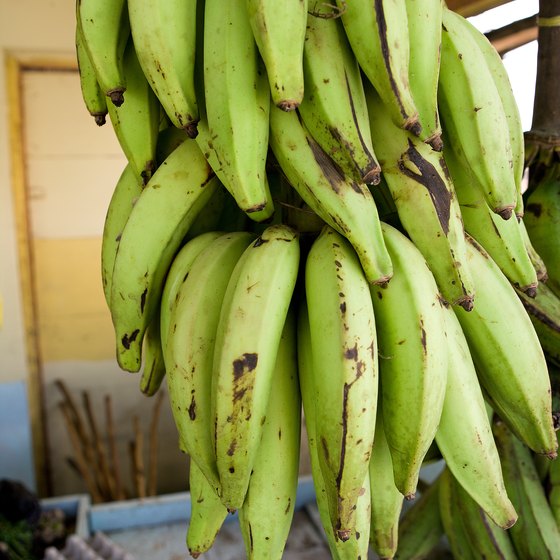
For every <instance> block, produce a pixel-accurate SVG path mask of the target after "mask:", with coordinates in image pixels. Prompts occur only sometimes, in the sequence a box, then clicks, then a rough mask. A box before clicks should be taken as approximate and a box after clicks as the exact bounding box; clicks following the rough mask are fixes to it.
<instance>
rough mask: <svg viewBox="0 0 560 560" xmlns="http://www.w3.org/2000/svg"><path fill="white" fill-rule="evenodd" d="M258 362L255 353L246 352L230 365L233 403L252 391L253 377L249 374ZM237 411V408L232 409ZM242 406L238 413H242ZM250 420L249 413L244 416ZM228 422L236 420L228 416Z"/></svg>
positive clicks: (235, 417) (234, 417) (257, 356)
mask: <svg viewBox="0 0 560 560" xmlns="http://www.w3.org/2000/svg"><path fill="white" fill-rule="evenodd" d="M258 361H259V355H258V354H257V353H248V352H246V353H245V354H243V355H242V356H241V357H240V358H237V359H236V360H234V361H233V363H232V373H233V394H232V397H233V402H234V403H237V402H238V401H241V400H243V399H244V398H245V396H246V394H247V392H250V391H252V387H253V378H254V376H253V375H249V374H251V372H253V371H254V370H255V368H256V367H257V363H258ZM234 409H237V407H234ZM243 409H244V406H241V407H240V412H241V411H243ZM250 418H251V411H250V410H249V411H248V414H247V415H246V416H245V420H246V421H248V420H249V419H250ZM227 420H228V422H235V421H236V420H237V415H236V416H229V417H228V419H227Z"/></svg>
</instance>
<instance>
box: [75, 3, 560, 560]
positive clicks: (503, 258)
mask: <svg viewBox="0 0 560 560" xmlns="http://www.w3.org/2000/svg"><path fill="white" fill-rule="evenodd" d="M76 15H77V18H76V21H77V25H76V46H77V54H78V61H79V69H80V78H81V84H82V91H83V98H84V102H85V104H86V107H87V109H88V110H89V112H90V113H91V114H92V115H93V116H94V118H95V120H96V122H97V124H103V123H104V122H105V119H106V116H107V115H108V118H109V120H110V123H111V125H112V127H113V129H114V131H115V134H116V137H117V138H118V140H119V142H120V145H121V147H122V150H123V153H124V154H125V156H126V158H127V162H128V163H127V165H126V167H125V168H124V169H123V171H122V175H121V177H120V179H119V180H118V183H117V185H116V186H115V189H114V194H113V197H112V199H111V201H110V204H109V207H108V210H107V217H106V221H105V227H104V234H103V245H102V255H101V260H102V282H103V288H104V293H105V297H106V301H107V305H108V308H109V310H110V312H111V317H112V320H113V325H114V331H115V341H116V358H117V361H118V364H119V366H120V367H121V368H122V369H123V370H126V371H130V372H141V382H140V385H141V390H142V391H143V392H144V393H145V394H147V395H153V394H154V393H155V392H156V391H157V390H158V389H159V387H160V385H161V383H162V382H163V380H164V379H165V382H166V383H167V387H168V391H169V403H170V407H171V410H172V413H173V417H174V419H175V424H176V427H177V432H178V446H179V447H180V449H181V450H183V451H184V452H185V453H187V454H188V455H189V457H190V465H191V467H190V491H191V495H192V496H193V500H192V518H191V520H190V523H189V527H188V531H187V546H188V548H189V551H190V552H191V554H192V555H193V556H195V557H196V556H198V555H199V554H201V553H203V552H205V551H206V550H208V549H209V548H210V547H211V546H212V543H213V541H214V539H215V537H216V534H217V533H218V531H219V529H220V527H221V525H222V523H223V521H224V519H225V517H226V515H227V513H228V512H234V511H237V512H238V514H239V521H240V526H241V530H242V534H243V538H244V541H245V544H246V548H247V555H248V557H249V558H255V559H267V560H268V559H274V558H278V559H279V558H281V557H282V553H283V550H284V547H285V543H286V539H287V536H288V532H289V529H290V526H291V522H292V515H293V512H294V506H295V495H296V489H297V482H298V466H299V452H300V434H301V420H302V418H303V419H304V421H305V426H306V429H307V444H308V449H309V454H310V459H311V470H312V475H313V482H314V485H315V490H316V496H317V503H318V507H319V512H320V515H321V520H322V523H323V527H324V529H325V534H326V538H327V540H328V543H329V547H330V550H331V553H332V556H333V558H353V559H355V558H366V557H367V554H368V549H369V548H370V547H371V548H372V550H375V551H376V552H377V553H378V554H379V555H380V556H382V557H384V558H392V557H394V556H395V554H397V555H398V556H399V557H402V558H405V557H411V556H410V555H408V556H407V553H406V550H407V546H408V548H411V545H410V542H411V540H410V539H411V538H412V539H413V538H414V536H418V535H420V536H421V534H422V529H420V528H415V527H416V526H418V527H421V526H425V527H428V525H430V523H429V522H428V520H429V519H436V520H437V523H436V525H435V526H436V527H441V525H442V523H443V526H444V528H445V531H446V532H447V534H448V536H449V539H450V540H451V539H452V536H453V535H454V534H455V532H456V531H459V529H458V528H455V527H452V526H451V523H456V520H457V517H456V516H453V515H451V514H450V515H449V516H448V515H447V512H448V510H449V508H450V507H451V501H450V500H449V499H448V496H450V495H451V494H450V493H451V490H452V489H453V493H454V495H455V493H456V494H457V495H461V496H465V502H467V498H468V500H471V501H470V502H469V506H468V507H470V508H471V509H472V508H474V510H476V511H481V512H483V514H484V516H485V518H487V519H489V520H491V522H492V523H493V524H495V527H496V531H498V530H499V531H502V532H503V533H504V534H505V535H506V536H508V535H509V532H510V531H513V529H510V527H512V526H513V527H516V526H517V525H514V524H515V523H516V521H517V520H518V518H519V519H520V520H521V517H522V516H523V515H525V509H524V507H522V505H521V504H520V503H519V502H518V503H515V498H517V493H516V490H515V489H514V488H513V487H512V486H510V484H509V482H508V480H509V479H508V476H506V475H507V474H508V473H509V470H508V468H506V467H507V466H508V465H509V463H510V459H509V457H510V454H508V453H509V451H508V452H506V451H504V449H505V448H506V443H503V441H502V434H506V433H507V438H510V439H508V440H507V445H510V444H511V445H513V443H511V441H513V440H514V441H515V442H516V443H515V445H517V446H524V447H523V449H526V450H527V452H529V450H531V451H530V452H531V453H534V454H535V455H538V456H540V457H545V458H546V461H547V462H549V463H550V464H551V465H552V464H556V461H552V460H554V459H555V458H556V455H557V448H558V442H557V437H556V433H555V430H554V428H555V426H554V416H553V406H552V398H551V382H550V377H549V371H548V363H547V360H550V361H551V362H556V363H557V362H558V359H559V358H558V354H559V352H558V347H559V346H560V330H559V329H558V328H557V327H558V325H560V317H559V316H556V319H555V320H556V323H553V322H551V321H550V320H548V315H549V314H550V313H551V311H550V310H552V309H556V310H557V311H558V308H559V307H560V300H559V299H558V298H559V294H558V293H553V288H554V283H550V284H543V281H544V279H545V277H546V275H545V268H546V266H545V264H544V258H545V256H544V255H542V257H541V255H540V253H539V250H538V249H537V248H535V247H534V246H533V244H532V237H531V235H530V234H529V232H528V229H529V228H528V227H526V223H525V221H524V219H523V195H522V177H523V173H524V169H525V150H524V136H523V129H522V125H521V120H520V116H519V111H518V108H517V105H516V102H515V99H514V97H513V93H512V90H511V86H510V83H509V80H508V76H507V73H506V71H505V69H504V66H503V64H502V61H501V59H500V57H499V55H498V53H497V52H496V51H495V50H494V48H493V47H492V45H491V44H490V43H489V42H488V40H487V39H486V37H485V36H484V35H483V34H481V33H480V32H479V31H478V30H477V29H476V28H474V27H473V26H472V24H471V23H469V22H468V21H467V20H466V19H465V18H463V17H462V16H460V15H458V14H457V13H455V12H453V11H451V10H450V9H448V8H447V7H446V5H445V4H444V3H442V2H441V0H429V1H428V0H423V1H422V2H421V1H419V0H403V1H399V2H395V1H389V0H379V1H376V2H372V1H371V0H369V1H365V0H352V1H351V2H345V1H342V0H340V1H337V2H336V5H332V4H327V3H311V2H309V3H308V2H307V1H305V0H303V1H302V0H297V1H296V0H292V1H289V2H283V3H278V2H274V3H273V2H269V1H263V0H227V1H224V0H205V1H202V0H198V2H197V1H195V0H182V1H180V2H178V1H173V0H165V1H163V0H160V1H157V2H156V1H154V0H128V1H125V0H118V1H117V0H111V1H108V0H104V1H103V0H101V1H100V0H97V1H94V0H78V2H77V14H76ZM527 226H528V224H527ZM549 241H550V240H549ZM550 243H551V244H553V245H554V246H555V247H556V250H558V247H559V245H560V241H559V240H558V238H557V237H556V238H555V239H554V241H550ZM549 278H552V275H551V274H549ZM549 287H550V289H548V288H549ZM549 292H550V293H549ZM541 295H542V297H541ZM545 298H549V299H550V302H551V303H545V302H544V300H545ZM527 302H529V304H530V305H540V304H541V303H542V305H546V312H545V313H540V314H538V313H534V314H531V313H528V312H527V310H526V307H525V305H527ZM547 302H548V300H547ZM554 306H556V307H554ZM302 409H303V415H302V414H301V411H302ZM504 437H506V436H504ZM508 449H509V448H508ZM442 457H443V459H444V460H445V465H446V466H445V471H444V473H442V475H441V481H440V482H438V483H437V484H434V485H432V486H430V488H429V490H428V491H426V492H421V493H422V496H421V497H420V498H419V500H421V501H422V503H425V502H428V501H429V504H431V505H426V506H423V505H421V504H420V502H418V503H415V505H414V507H413V508H411V509H410V510H409V511H410V512H412V511H415V512H417V511H418V509H420V508H421V507H425V508H426V509H425V511H428V510H429V511H434V510H437V515H435V514H434V515H424V514H422V516H423V519H424V518H425V519H426V522H425V523H424V524H423V525H422V523H416V522H413V523H410V522H409V521H408V519H410V516H408V515H406V516H404V518H403V517H402V508H403V503H404V500H411V499H413V498H414V497H415V495H416V492H417V490H418V489H420V487H419V484H421V481H420V479H419V476H420V470H421V467H422V465H423V464H425V463H426V462H427V461H428V460H430V459H433V458H442ZM434 504H437V505H435V506H434ZM453 504H455V502H453ZM434 508H435V509H434ZM440 510H441V512H440ZM401 519H402V524H401ZM438 523H439V525H438ZM517 523H518V524H519V523H521V521H517ZM433 526H434V525H433V524H432V525H430V527H431V534H433V535H436V540H437V539H439V538H440V537H441V534H442V531H439V532H438V529H437V528H436V530H435V531H434V530H433ZM554 528H555V531H556V532H557V531H558V529H557V527H556V526H554ZM426 530H428V529H426ZM462 530H463V529H461V531H462ZM410 534H412V535H413V537H411V536H407V535H410ZM512 534H513V533H512ZM556 534H557V533H554V535H555V536H554V538H558V539H559V542H560V536H558V537H557V536H556ZM457 538H459V537H457ZM508 538H509V536H508ZM399 540H401V541H402V543H403V545H402V549H401V548H400V546H399ZM415 542H416V543H417V542H418V540H417V541H415ZM426 542H428V541H426ZM401 550H402V553H401ZM556 550H557V551H558V550H560V546H559V547H558V548H557V549H556ZM551 557H552V556H551Z"/></svg>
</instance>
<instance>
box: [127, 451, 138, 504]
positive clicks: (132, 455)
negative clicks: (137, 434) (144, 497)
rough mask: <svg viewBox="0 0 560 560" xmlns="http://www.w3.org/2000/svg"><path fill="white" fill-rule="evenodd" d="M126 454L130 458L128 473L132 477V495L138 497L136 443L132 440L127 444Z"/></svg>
mask: <svg viewBox="0 0 560 560" xmlns="http://www.w3.org/2000/svg"><path fill="white" fill-rule="evenodd" d="M128 454H129V457H130V473H131V475H132V476H131V479H132V485H133V493H134V494H135V495H136V496H138V495H139V493H140V489H139V488H138V480H137V472H138V465H137V464H136V442H135V441H134V440H130V441H129V442H128Z"/></svg>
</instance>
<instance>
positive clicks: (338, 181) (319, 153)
mask: <svg viewBox="0 0 560 560" xmlns="http://www.w3.org/2000/svg"><path fill="white" fill-rule="evenodd" d="M302 126H303V124H302ZM332 133H333V131H332V129H331V134H332ZM337 134H338V132H337ZM306 139H307V145H308V146H309V148H310V149H311V153H312V154H313V157H314V158H315V161H316V162H317V165H318V166H319V167H320V168H321V171H322V172H323V175H324V177H325V178H326V179H327V181H328V182H329V185H330V186H331V188H332V190H333V191H334V192H335V193H337V194H339V193H340V191H341V190H342V189H344V188H345V187H351V189H352V190H353V191H354V192H356V193H357V194H361V195H362V196H367V195H366V192H365V190H367V189H366V187H365V185H364V188H363V189H362V187H361V186H360V185H358V183H356V181H353V180H352V179H350V178H349V177H346V176H345V174H344V172H343V171H342V170H341V169H340V167H339V166H338V164H337V163H336V162H335V161H333V160H332V159H331V157H330V156H329V155H328V154H327V153H326V152H325V151H324V150H323V148H321V146H319V144H317V142H315V140H313V138H311V136H310V135H309V134H307V135H306ZM364 189H365V190H364ZM368 192H369V190H368Z"/></svg>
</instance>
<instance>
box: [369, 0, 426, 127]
mask: <svg viewBox="0 0 560 560" xmlns="http://www.w3.org/2000/svg"><path fill="white" fill-rule="evenodd" d="M374 11H375V14H376V21H377V30H378V34H379V41H380V43H381V55H382V56H383V60H384V61H385V68H386V69H387V77H388V78H389V84H390V86H391V90H392V91H393V95H394V96H395V100H396V101H397V104H398V106H399V111H400V113H401V116H402V118H403V120H404V125H403V128H405V129H406V130H410V131H411V132H412V133H413V134H414V135H416V136H418V135H419V134H420V132H421V130H422V127H421V126H420V123H419V122H418V117H417V116H416V118H414V117H413V115H409V114H408V113H407V112H406V109H405V108H404V104H403V102H402V99H401V92H400V91H399V88H398V86H397V83H396V82H395V77H394V76H393V71H392V68H391V51H390V49H389V42H388V40H387V22H386V21H385V10H384V8H383V0H375V2H374Z"/></svg>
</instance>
